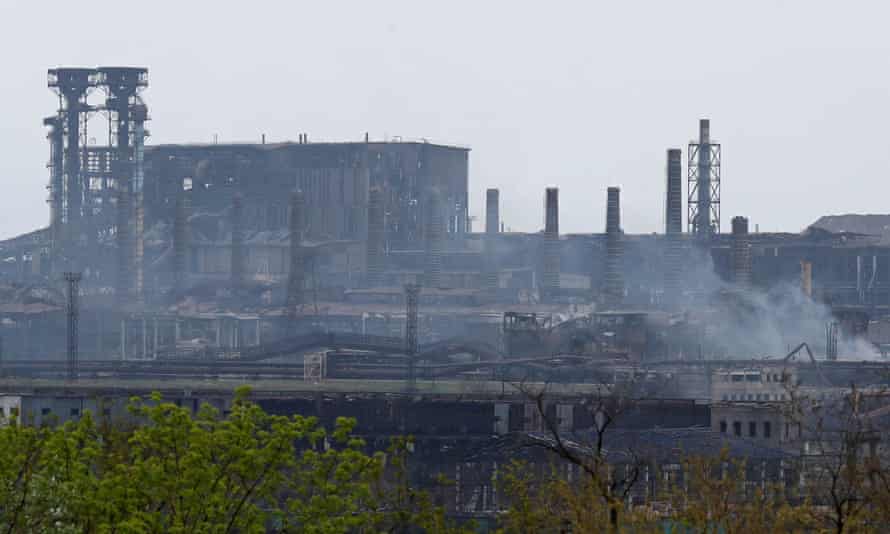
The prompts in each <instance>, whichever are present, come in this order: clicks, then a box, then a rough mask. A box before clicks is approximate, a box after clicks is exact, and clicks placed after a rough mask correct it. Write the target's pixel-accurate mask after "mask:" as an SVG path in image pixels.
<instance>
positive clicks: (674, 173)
mask: <svg viewBox="0 0 890 534" xmlns="http://www.w3.org/2000/svg"><path fill="white" fill-rule="evenodd" d="M681 157H682V153H681V151H680V149H679V148H669V149H668V151H667V170H666V174H667V187H666V188H665V191H666V198H665V216H664V233H665V249H664V250H665V253H664V255H665V257H664V298H665V301H666V302H667V304H668V305H669V306H670V305H674V304H676V302H677V300H678V299H679V297H680V271H681V270H682V260H683V258H682V254H683V251H682V246H683V241H682V233H683V166H682V162H681Z"/></svg>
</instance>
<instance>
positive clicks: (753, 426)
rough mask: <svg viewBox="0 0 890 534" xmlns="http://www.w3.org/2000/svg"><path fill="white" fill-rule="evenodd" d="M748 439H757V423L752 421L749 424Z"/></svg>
mask: <svg viewBox="0 0 890 534" xmlns="http://www.w3.org/2000/svg"><path fill="white" fill-rule="evenodd" d="M748 437H752V438H756V437H757V423H755V422H754V421H750V422H749V423H748Z"/></svg>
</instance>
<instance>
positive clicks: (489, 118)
mask: <svg viewBox="0 0 890 534" xmlns="http://www.w3.org/2000/svg"><path fill="white" fill-rule="evenodd" d="M886 6H887V4H886V3H885V2H878V1H875V2H836V1H834V2H817V1H812V0H811V1H799V2H797V1H794V2H791V1H787V2H782V1H778V0H772V1H764V2H760V1H751V0H749V1H745V2H729V1H714V0H711V1H701V2H698V1H694V2H693V1H682V0H680V1H678V0H673V1H650V2H633V1H614V0H613V1H609V2H594V1H586V2H557V1H553V2H534V3H531V2H529V3H526V2H518V1H516V0H514V1H509V2H506V1H505V2H495V1H489V0H475V1H455V0H451V1H447V2H442V1H440V2H435V3H434V2H424V1H419V0H415V1H405V2H391V1H386V0H374V1H354V2H337V1H330V0H329V1H323V2H319V1H314V2H303V1H281V2H271V1H260V0H254V1H250V2H247V1H239V2H234V1H229V0H215V1H203V0H200V1H199V0H178V1H170V0H152V1H144V2H124V1H120V0H116V1H110V0H92V1H87V2H68V1H49V0H47V1H43V2H37V1H34V0H0V50H3V52H2V55H0V58H2V61H0V65H2V67H3V74H2V83H0V97H2V98H0V106H2V113H0V117H2V120H0V147H2V149H0V180H2V183H3V186H4V189H3V194H2V195H0V236H4V237H5V236H11V235H14V234H17V233H20V232H24V231H27V230H31V229H34V228H36V227H38V226H41V225H44V224H46V222H47V220H48V208H47V205H46V203H45V199H46V191H45V189H44V186H45V185H46V182H47V179H48V174H47V171H46V169H45V164H46V162H47V159H48V154H49V148H48V144H47V141H46V139H45V135H46V132H45V130H44V128H43V126H42V119H43V117H45V116H48V115H51V114H52V113H53V112H54V110H55V107H56V100H55V98H54V96H53V95H52V93H51V92H50V91H49V90H48V89H47V88H46V69H47V68H48V67H53V66H59V65H65V66H96V65H134V66H146V67H148V68H149V76H150V83H151V86H150V87H149V89H148V90H147V91H146V92H145V99H146V102H147V104H148V106H149V110H150V113H151V117H152V121H151V123H150V129H151V132H152V138H151V140H150V142H151V143H153V144H157V143H166V142H188V141H198V142H207V141H210V140H212V138H213V135H214V134H218V135H219V138H220V140H221V141H236V140H237V141H249V140H258V139H259V138H260V135H261V134H262V133H265V134H266V136H267V139H268V140H269V141H279V140H284V139H295V138H296V134H297V132H309V134H310V137H311V139H312V140H336V141H342V140H360V139H361V138H362V136H363V135H364V132H366V131H368V132H370V134H371V136H372V138H375V139H380V138H383V137H384V136H396V135H398V136H403V137H405V138H421V137H423V138H427V139H430V140H431V141H436V142H448V143H457V144H461V145H466V146H469V147H471V148H472V149H473V151H472V153H471V155H470V180H471V186H472V189H471V197H470V209H471V214H472V215H474V216H476V217H477V221H476V222H475V227H476V228H477V229H479V228H481V227H482V224H483V221H482V218H481V216H482V207H483V195H484V190H485V188H486V187H500V189H501V199H502V208H501V213H502V216H503V218H504V221H505V223H506V225H507V226H508V227H510V228H513V229H516V230H527V231H534V230H537V229H539V228H540V227H541V226H542V224H543V192H544V188H545V187H546V186H548V185H558V186H559V187H560V188H561V198H560V204H561V229H562V231H564V232H591V231H602V230H603V228H604V225H605V200H606V187H607V186H610V185H619V186H621V188H622V209H623V226H624V229H625V230H626V231H628V232H634V233H637V232H652V231H660V230H661V228H662V225H663V223H662V220H663V215H662V211H663V200H662V197H663V193H664V166H665V161H664V160H665V149H666V148H668V147H681V148H682V149H683V153H684V159H685V157H686V155H685V154H686V144H687V143H688V142H689V140H690V139H691V138H693V137H694V136H695V135H696V133H697V127H698V119H699V118H700V117H709V118H711V131H712V137H713V138H714V139H716V140H717V141H719V142H721V143H722V144H723V165H724V170H723V180H724V183H723V230H724V231H728V230H729V220H730V219H731V217H732V216H734V215H746V216H748V217H750V219H751V225H752V229H753V227H754V225H755V224H758V225H759V226H760V229H761V230H771V231H772V230H789V231H799V230H800V229H802V228H803V227H804V226H805V225H806V224H808V223H810V222H812V221H813V220H815V219H816V218H817V217H818V216H820V215H823V214H829V213H847V212H859V213H888V212H890V198H888V196H890V195H888V192H890V187H888V184H887V178H888V176H890V172H888V170H890V153H888V150H887V145H888V139H890V133H888V132H887V130H888V126H890V98H888V97H890V95H888V93H890V89H888V87H890V50H888V49H890V32H888V31H887V24H888V20H890V18H888V17H890V9H888V8H887V7H886ZM93 127H94V128H96V130H95V131H96V132H97V133H98V132H99V131H100V129H101V127H102V126H101V123H96V125H95V126H93ZM684 167H685V165H684ZM684 172H685V169H684ZM684 224H685V223H684Z"/></svg>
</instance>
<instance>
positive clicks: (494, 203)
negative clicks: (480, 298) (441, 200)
mask: <svg viewBox="0 0 890 534" xmlns="http://www.w3.org/2000/svg"><path fill="white" fill-rule="evenodd" d="M499 203H500V192H499V191H498V190H497V189H488V190H486V191H485V241H484V243H483V247H484V251H483V255H484V258H483V262H484V264H485V266H484V268H483V270H484V272H483V274H482V277H483V286H484V288H485V290H486V291H491V292H493V291H497V288H498V264H497V256H496V255H495V237H496V236H497V234H498V230H499V227H500V206H499Z"/></svg>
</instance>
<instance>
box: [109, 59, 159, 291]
mask: <svg viewBox="0 0 890 534" xmlns="http://www.w3.org/2000/svg"><path fill="white" fill-rule="evenodd" d="M97 72H98V83H99V85H101V86H102V88H103V89H104V90H105V94H106V100H105V108H106V109H107V111H108V134H109V140H110V142H111V147H112V148H113V149H114V160H113V163H112V174H113V176H114V182H115V185H116V187H117V202H118V205H117V246H118V277H117V287H116V288H115V292H116V294H117V298H118V302H119V303H121V304H125V303H134V304H141V303H142V302H143V298H144V291H143V269H144V266H143V262H142V250H143V242H142V230H143V229H142V220H143V215H142V214H143V207H142V176H143V169H142V154H143V148H144V140H145V135H146V133H145V121H146V120H147V119H148V114H147V109H146V108H145V105H144V103H143V102H142V99H141V98H140V97H139V92H140V91H142V89H144V88H145V87H147V86H148V69H145V68H141V67H100V68H99V69H97Z"/></svg>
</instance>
